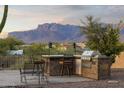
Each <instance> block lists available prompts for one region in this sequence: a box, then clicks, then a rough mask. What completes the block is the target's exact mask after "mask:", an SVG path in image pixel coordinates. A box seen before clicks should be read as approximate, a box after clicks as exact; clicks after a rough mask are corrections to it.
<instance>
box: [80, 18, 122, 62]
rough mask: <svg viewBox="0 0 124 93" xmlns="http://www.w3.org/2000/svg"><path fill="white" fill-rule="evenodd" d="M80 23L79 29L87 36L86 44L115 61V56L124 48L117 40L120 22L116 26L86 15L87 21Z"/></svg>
mask: <svg viewBox="0 0 124 93" xmlns="http://www.w3.org/2000/svg"><path fill="white" fill-rule="evenodd" d="M82 23H83V24H84V27H81V28H82V29H81V31H83V33H84V35H85V37H86V38H87V41H86V46H87V47H89V48H90V49H92V50H96V51H99V52H100V53H101V54H103V55H106V56H109V57H111V58H112V62H115V57H116V56H117V55H119V54H120V52H121V51H123V50H124V45H123V44H122V43H120V42H119V36H120V28H119V25H120V23H119V24H118V25H116V26H113V25H112V24H103V23H100V22H98V20H97V19H94V18H93V17H92V16H88V17H87V21H86V22H82Z"/></svg>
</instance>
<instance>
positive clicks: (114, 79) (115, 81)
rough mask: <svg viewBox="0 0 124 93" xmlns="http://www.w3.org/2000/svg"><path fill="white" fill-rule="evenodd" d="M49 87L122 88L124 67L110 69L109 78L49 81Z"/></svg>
mask: <svg viewBox="0 0 124 93" xmlns="http://www.w3.org/2000/svg"><path fill="white" fill-rule="evenodd" d="M48 87H49V88H124V69H112V71H111V78H110V79H109V80H94V81H83V82H74V83H67V82H66V83H50V84H49V86H48Z"/></svg>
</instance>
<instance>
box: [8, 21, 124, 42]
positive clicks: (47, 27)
mask: <svg viewBox="0 0 124 93" xmlns="http://www.w3.org/2000/svg"><path fill="white" fill-rule="evenodd" d="M121 29H122V31H121V32H120V41H122V42H124V26H123V28H121ZM8 35H9V36H14V37H16V38H17V39H20V40H23V41H24V42H25V43H34V42H46V43H48V42H82V41H84V40H85V38H84V36H83V33H81V31H80V27H79V26H76V25H70V24H67V25H62V24H57V23H45V24H42V25H38V27H37V28H36V29H32V30H28V31H20V32H19V31H16V32H11V33H9V34H8Z"/></svg>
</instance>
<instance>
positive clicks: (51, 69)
mask: <svg viewBox="0 0 124 93" xmlns="http://www.w3.org/2000/svg"><path fill="white" fill-rule="evenodd" d="M42 57H43V59H44V60H45V62H46V70H47V73H48V74H49V75H50V76H61V70H62V65H61V63H62V62H64V61H68V62H70V64H69V68H66V67H65V68H64V69H63V75H68V70H69V72H70V75H76V74H77V73H78V71H81V69H80V70H78V71H77V70H76V65H77V64H76V59H80V58H81V57H80V55H42ZM78 63H81V62H78ZM78 66H81V64H78ZM78 68H79V67H78ZM80 68H81V67H80Z"/></svg>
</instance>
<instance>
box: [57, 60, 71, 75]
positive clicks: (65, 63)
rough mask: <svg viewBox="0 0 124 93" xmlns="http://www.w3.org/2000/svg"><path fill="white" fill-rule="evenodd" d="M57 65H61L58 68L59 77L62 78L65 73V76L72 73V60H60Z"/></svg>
mask: <svg viewBox="0 0 124 93" xmlns="http://www.w3.org/2000/svg"><path fill="white" fill-rule="evenodd" d="M59 64H60V65H61V67H60V76H63V74H64V73H65V72H66V71H67V75H69V76H70V75H71V73H72V71H71V70H72V68H73V67H72V66H73V61H72V60H65V59H63V60H60V62H59Z"/></svg>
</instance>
